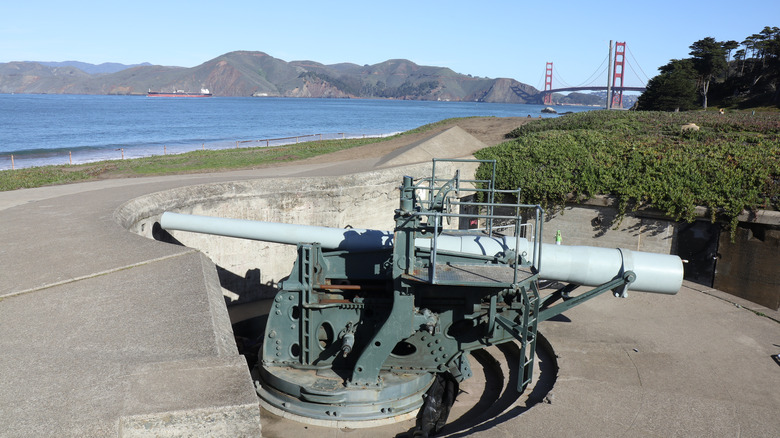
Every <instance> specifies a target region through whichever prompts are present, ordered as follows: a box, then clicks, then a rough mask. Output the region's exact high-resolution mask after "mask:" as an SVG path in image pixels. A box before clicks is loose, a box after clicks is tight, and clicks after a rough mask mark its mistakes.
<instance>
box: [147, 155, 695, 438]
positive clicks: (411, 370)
mask: <svg viewBox="0 0 780 438" xmlns="http://www.w3.org/2000/svg"><path fill="white" fill-rule="evenodd" d="M447 161H458V160H447ZM483 165H490V163H483ZM493 166H495V163H493ZM433 169H434V170H433V172H432V175H431V176H430V177H427V178H423V179H419V180H414V179H413V178H411V177H408V176H407V177H404V178H403V181H402V184H401V186H400V202H399V206H398V209H396V210H395V215H394V219H395V229H394V230H393V231H392V232H390V231H382V230H371V229H352V228H348V229H335V228H326V227H319V226H302V225H290V224H277V223H268V222H254V221H246V220H237V219H222V218H212V217H204V216H191V215H182V214H176V213H170V212H166V213H164V214H163V216H162V218H161V220H160V224H161V226H162V228H163V229H166V230H179V231H191V232H199V233H209V234H216V235H222V236H231V237H240V238H246V239H255V240H263V241H269V242H278V243H287V244H291V245H296V246H297V260H296V261H295V263H294V266H293V268H292V271H291V273H290V275H289V276H288V277H287V278H285V279H284V280H283V281H282V282H281V283H280V284H279V287H280V290H279V292H278V293H277V294H276V296H275V297H274V298H273V304H272V306H271V310H270V313H269V316H268V321H267V324H266V328H265V333H264V335H263V342H262V347H261V349H260V354H259V361H258V365H257V370H256V371H257V373H256V375H257V378H258V381H257V383H256V386H257V393H258V395H259V397H260V399H261V400H262V404H263V405H264V406H265V407H266V408H267V409H269V410H271V411H273V412H276V413H280V414H283V415H285V416H286V417H288V418H290V417H292V418H296V417H301V418H305V419H313V420H314V421H319V422H321V423H322V424H328V422H333V421H334V420H336V421H338V422H344V421H352V422H362V421H366V420H370V421H377V420H379V421H381V420H384V419H392V418H398V417H399V416H403V415H408V414H412V415H413V414H414V412H416V411H417V410H419V409H420V408H421V406H423V403H424V402H425V403H426V406H425V407H424V409H423V410H422V411H423V412H422V414H421V415H429V416H430V415H432V416H433V417H434V418H428V419H427V420H426V421H427V422H428V423H429V424H432V425H433V426H432V427H433V428H434V429H440V428H441V427H442V426H443V424H444V422H445V421H446V416H447V411H448V406H447V405H448V404H451V403H452V401H453V400H454V394H453V390H452V388H453V386H454V387H455V388H457V382H460V381H463V380H464V379H467V378H469V377H470V376H471V374H472V373H471V369H470V365H469V355H470V352H473V351H474V350H477V349H481V348H484V347H486V346H489V345H495V344H501V343H505V342H517V344H518V346H519V349H520V361H519V363H518V364H516V366H517V367H518V376H520V377H519V378H518V382H517V391H519V392H522V391H524V390H525V388H526V387H527V386H528V385H529V383H530V382H531V381H532V378H533V364H534V357H535V351H536V343H537V330H538V326H539V323H540V322H542V321H545V320H548V319H550V318H552V317H554V316H556V315H558V314H560V313H562V312H564V311H566V310H568V309H570V308H572V307H573V306H576V305H578V304H580V303H582V302H584V301H586V300H589V299H591V298H594V297H596V296H598V295H600V294H602V293H605V292H607V291H611V292H613V294H615V295H616V296H621V297H625V296H626V294H627V290H628V289H631V290H636V291H644V292H653V293H661V294H675V293H677V291H678V290H679V288H680V286H681V283H682V276H683V269H682V262H681V260H680V259H679V257H677V256H673V255H664V254H654V253H646V252H638V251H631V250H627V249H607V248H597V247H587V246H563V245H552V244H545V243H542V241H541V240H542V239H541V236H542V228H543V225H544V211H543V209H542V208H541V207H540V206H538V205H525V204H520V203H517V202H514V201H502V202H499V201H498V200H497V197H501V198H502V199H504V200H507V199H509V200H512V199H517V195H518V192H517V191H500V190H496V189H495V187H494V184H493V180H492V179H491V180H466V179H463V178H461V177H460V175H459V174H457V173H456V174H455V176H454V177H452V178H439V177H437V175H436V161H434V166H433ZM450 224H452V225H450ZM458 225H459V226H458ZM456 226H457V227H456ZM454 228H465V229H454ZM541 281H552V282H562V283H565V284H559V287H558V288H554V289H552V291H551V292H550V293H548V294H546V295H544V296H542V295H540V287H539V284H540V282H541ZM580 286H589V287H590V288H588V290H586V291H584V292H580V293H576V292H577V291H578V290H579V287H580ZM436 387H438V388H436ZM442 387H446V388H448V389H449V391H443V390H442ZM455 392H456V390H455ZM426 393H428V394H439V395H438V400H435V399H434V398H435V397H434V396H433V395H431V396H430V397H426V396H425V395H426ZM442 393H444V394H445V395H444V398H445V399H446V400H444V401H442V400H441V398H442V396H441V395H440V394H442ZM447 394H449V395H447ZM426 409H427V410H428V411H429V412H428V413H426V412H425V411H426ZM356 424H357V423H356Z"/></svg>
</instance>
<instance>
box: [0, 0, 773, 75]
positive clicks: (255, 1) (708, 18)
mask: <svg viewBox="0 0 780 438" xmlns="http://www.w3.org/2000/svg"><path fill="white" fill-rule="evenodd" d="M2 9H3V11H2V15H3V16H2V18H0V62H9V61H66V60H77V61H83V62H89V63H94V64H99V63H102V62H119V63H124V64H134V63H141V62H150V63H152V64H162V65H177V66H183V67H193V66H196V65H198V64H201V63H203V62H205V61H208V60H210V59H212V58H214V57H217V56H219V55H221V54H223V53H227V52H230V51H234V50H258V51H263V52H266V53H268V54H269V55H271V56H274V57H276V58H280V59H282V60H285V61H293V60H304V59H305V60H313V61H318V62H322V63H324V64H333V63H339V62H352V63H356V64H374V63H378V62H381V61H385V60H388V59H393V58H406V59H409V60H411V61H413V62H416V63H418V64H423V65H436V66H444V67H450V68H452V69H453V70H455V71H456V72H459V73H463V74H471V75H474V76H487V77H490V78H497V77H510V78H514V79H517V80H519V81H520V82H524V83H527V84H529V85H532V86H535V87H537V88H540V87H543V78H544V68H545V63H546V62H548V61H552V62H554V65H555V73H556V79H555V81H554V85H555V86H560V85H562V84H560V83H558V80H557V78H558V77H560V78H562V79H563V80H564V81H565V82H566V83H567V84H569V85H572V86H576V85H580V84H582V83H584V82H585V81H586V80H587V79H589V77H590V76H591V75H592V74H593V73H595V72H597V69H598V68H599V65H600V64H601V63H602V61H604V60H605V59H606V57H607V51H608V44H609V41H610V40H615V41H621V42H622V41H625V42H626V43H627V47H628V52H629V53H628V55H627V56H626V58H627V61H628V62H629V63H630V64H631V66H633V68H627V70H626V73H625V77H624V83H625V85H628V86H630V85H634V86H637V85H643V84H644V81H645V80H646V78H645V76H647V77H653V76H655V75H656V74H657V69H658V67H660V66H662V65H664V64H666V63H667V62H668V61H669V60H670V59H673V58H685V57H688V52H689V51H690V49H689V46H690V45H691V44H692V43H693V42H694V41H697V40H699V39H702V38H705V37H708V36H711V37H714V38H715V39H717V40H719V41H727V40H736V41H738V42H741V41H743V40H744V39H745V37H747V36H749V35H751V34H754V33H758V32H759V31H761V29H763V28H764V26H780V0H750V1H747V2H737V1H734V0H728V1H726V0H710V1H707V2H699V1H688V0H677V1H667V0H661V1H651V0H644V1H632V0H624V1H622V2H618V1H601V0H592V1H587V2H583V1H557V2H555V1H544V0H537V1H533V2H531V1H521V0H514V1H510V0H505V1H504V0H501V1H491V0H484V1H474V0H470V1H460V0H450V1H439V0H433V1H426V0H422V1H421V0H415V1H407V0H395V1H387V2H372V1H360V2H357V1H334V2H326V1H321V0H320V1H306V0H302V1H300V0H299V1H290V0H288V1H278V0H277V1H262V0H223V1H213V0H212V1H208V2H206V1H199V0H194V1H165V0H162V1H159V0H158V1H147V0H136V1H131V2H114V1H104V2H94V1H81V0H72V1H61V0H57V1H50V0H43V1H13V0H11V1H9V2H6V4H5V5H4V6H3V8H2ZM642 71H643V72H644V73H643V72H642ZM634 72H636V73H634ZM598 81H600V82H606V77H604V78H603V79H598Z"/></svg>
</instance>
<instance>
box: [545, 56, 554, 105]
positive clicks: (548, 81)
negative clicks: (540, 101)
mask: <svg viewBox="0 0 780 438" xmlns="http://www.w3.org/2000/svg"><path fill="white" fill-rule="evenodd" d="M552 69H553V63H552V62H548V63H547V66H546V67H545V69H544V91H548V90H549V91H550V92H549V93H547V94H545V95H544V104H545V105H552Z"/></svg>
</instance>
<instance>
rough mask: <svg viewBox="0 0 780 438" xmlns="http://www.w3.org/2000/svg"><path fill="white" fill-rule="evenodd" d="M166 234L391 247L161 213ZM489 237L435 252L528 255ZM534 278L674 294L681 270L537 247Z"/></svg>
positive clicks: (523, 245)
mask: <svg viewBox="0 0 780 438" xmlns="http://www.w3.org/2000/svg"><path fill="white" fill-rule="evenodd" d="M160 226H161V227H162V228H163V229H165V230H179V231H191V232H196V233H205V234H214V235H219V236H227V237H238V238H242V239H252V240H262V241H266V242H276V243H285V244H290V245H296V244H298V243H301V242H303V243H314V242H317V243H319V244H320V245H321V246H322V248H325V249H340V250H347V251H370V250H376V249H381V248H389V247H391V246H392V245H393V233H392V232H390V231H380V230H369V229H357V228H349V229H339V228H329V227H321V226H314V225H292V224H280V223H275V222H260V221H250V220H243V219H225V218H217V217H209V216H196V215H186V214H178V213H171V212H165V213H163V215H162V217H161V218H160ZM515 242H516V239H515V238H514V237H511V238H500V237H488V236H468V235H467V236H450V235H441V236H439V237H438V238H437V243H436V246H437V250H445V251H456V252H465V253H469V254H483V255H491V256H492V255H496V254H500V253H505V252H506V251H507V250H515V251H517V252H518V253H520V254H526V255H527V254H531V253H532V252H533V243H532V242H529V241H528V240H526V239H519V245H520V247H519V248H515V246H516V243H515ZM415 245H416V246H418V247H420V248H429V247H430V245H431V239H417V240H416V241H415ZM539 265H540V270H539V276H540V277H541V278H543V279H545V280H555V281H562V282H567V283H576V284H581V285H585V286H598V285H600V284H603V283H606V282H608V281H611V280H613V279H614V278H615V277H617V276H618V275H620V274H621V273H622V272H626V271H633V272H634V274H636V280H635V281H634V282H633V283H632V284H631V286H630V289H631V290H634V291H640V292H653V293H662V294H675V293H677V291H678V290H680V287H681V286H682V280H683V265H682V260H680V258H679V257H677V256H676V255H669V254H656V253H648V252H641V251H631V250H627V249H622V248H620V249H612V248H598V247H592V246H565V245H551V244H542V245H541V260H540V263H539Z"/></svg>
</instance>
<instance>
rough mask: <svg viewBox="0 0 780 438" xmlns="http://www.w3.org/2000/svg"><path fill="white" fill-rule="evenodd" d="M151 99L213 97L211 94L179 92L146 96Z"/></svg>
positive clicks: (156, 93) (155, 92)
mask: <svg viewBox="0 0 780 438" xmlns="http://www.w3.org/2000/svg"><path fill="white" fill-rule="evenodd" d="M146 95H147V96H149V97H211V96H212V94H211V93H189V92H186V91H177V92H173V93H166V92H163V91H150V92H148V93H147V94H146Z"/></svg>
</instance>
